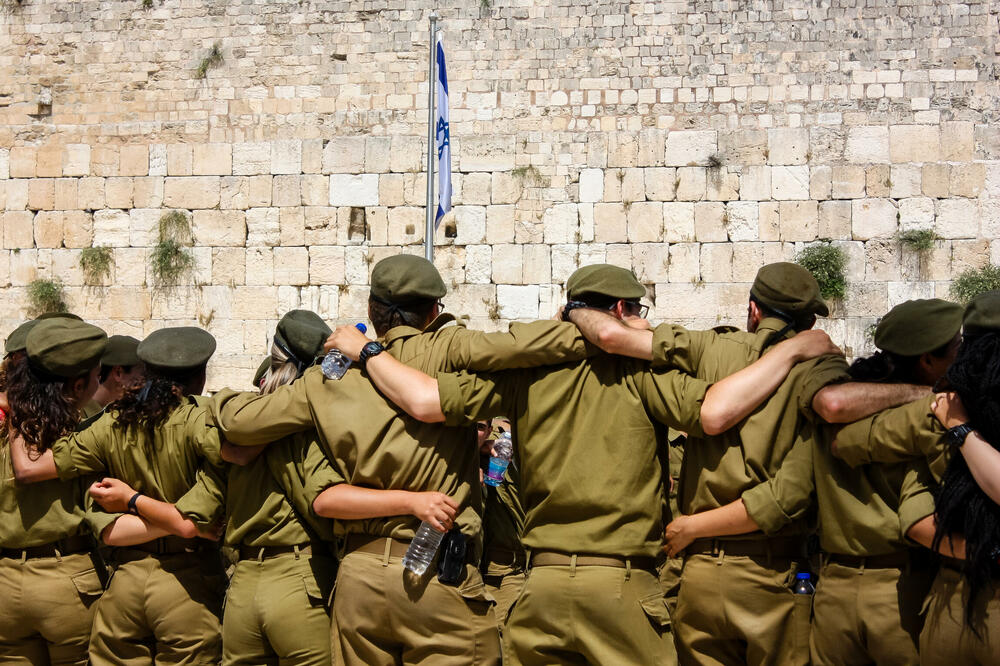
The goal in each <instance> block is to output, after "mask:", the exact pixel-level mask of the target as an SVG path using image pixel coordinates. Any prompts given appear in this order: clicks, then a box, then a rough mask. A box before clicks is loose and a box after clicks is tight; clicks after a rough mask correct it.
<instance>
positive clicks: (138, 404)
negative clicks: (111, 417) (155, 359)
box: [111, 366, 191, 431]
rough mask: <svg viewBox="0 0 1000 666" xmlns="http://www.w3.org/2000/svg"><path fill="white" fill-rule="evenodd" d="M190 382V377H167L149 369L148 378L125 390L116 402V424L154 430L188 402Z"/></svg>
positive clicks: (114, 409) (114, 406)
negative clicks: (183, 402)
mask: <svg viewBox="0 0 1000 666" xmlns="http://www.w3.org/2000/svg"><path fill="white" fill-rule="evenodd" d="M190 379H191V376H190V375H184V376H171V375H165V374H162V373H158V372H156V371H155V370H153V369H151V368H149V367H148V366H147V370H146V376H145V377H144V378H143V379H142V380H139V381H138V382H136V383H135V384H132V385H131V386H127V387H125V391H124V392H123V393H122V397H121V398H120V399H119V400H118V401H117V402H115V403H113V405H112V407H111V409H112V410H113V411H114V412H115V425H117V426H118V427H121V428H128V427H129V426H135V427H137V428H141V429H143V430H147V431H152V430H153V429H155V428H156V427H157V426H159V425H160V424H161V423H163V422H164V421H166V420H167V417H168V416H170V413H171V412H173V411H174V409H176V408H177V406H178V405H180V404H181V401H182V400H184V396H185V395H186V394H187V391H186V387H187V384H188V382H189V381H190Z"/></svg>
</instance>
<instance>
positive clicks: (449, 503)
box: [313, 483, 458, 532]
mask: <svg viewBox="0 0 1000 666" xmlns="http://www.w3.org/2000/svg"><path fill="white" fill-rule="evenodd" d="M313 511H315V512H316V515H319V516H323V517H324V518H337V519H340V520H364V519H366V518H382V517H386V516H405V515H413V516H416V517H417V518H419V519H420V520H424V521H427V522H428V523H430V524H431V526H432V527H433V528H434V529H436V530H438V531H440V532H447V531H448V530H450V529H451V527H452V525H454V523H455V516H456V515H457V514H458V503H457V502H456V501H455V500H453V499H452V498H451V497H449V496H448V495H445V494H444V493H439V492H433V491H432V492H411V491H408V490H376V489H374V488H363V487H361V486H352V485H349V484H346V483H339V484H337V485H335V486H330V487H329V488H327V489H326V490H324V491H323V492H321V493H320V494H319V495H317V496H316V499H315V500H313Z"/></svg>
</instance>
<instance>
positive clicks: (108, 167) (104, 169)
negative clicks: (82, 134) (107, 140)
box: [90, 145, 121, 176]
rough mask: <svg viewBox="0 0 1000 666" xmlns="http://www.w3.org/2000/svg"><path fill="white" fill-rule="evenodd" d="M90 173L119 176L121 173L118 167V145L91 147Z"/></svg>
mask: <svg viewBox="0 0 1000 666" xmlns="http://www.w3.org/2000/svg"><path fill="white" fill-rule="evenodd" d="M90 173H91V174H93V175H95V176H117V175H120V174H121V170H120V169H119V167H118V147H117V146H105V145H100V146H94V145H92V146H91V147H90Z"/></svg>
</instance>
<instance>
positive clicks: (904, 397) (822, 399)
mask: <svg viewBox="0 0 1000 666" xmlns="http://www.w3.org/2000/svg"><path fill="white" fill-rule="evenodd" d="M929 391H930V387H928V386H922V385H919V384H880V383H875V382H845V383H843V384H831V385H829V386H824V387H823V388H821V389H820V390H819V391H817V392H816V395H815V396H813V401H812V407H813V411H814V412H816V414H818V415H819V417H820V418H822V419H823V420H824V421H826V422H827V423H853V422H854V421H857V420H859V419H863V418H865V417H866V416H871V415H872V414H875V413H876V412H881V411H882V410H885V409H890V408H892V407H898V406H899V405H903V404H906V403H908V402H912V401H914V400H919V399H920V398H923V397H925V396H926V395H927V394H928V392H929Z"/></svg>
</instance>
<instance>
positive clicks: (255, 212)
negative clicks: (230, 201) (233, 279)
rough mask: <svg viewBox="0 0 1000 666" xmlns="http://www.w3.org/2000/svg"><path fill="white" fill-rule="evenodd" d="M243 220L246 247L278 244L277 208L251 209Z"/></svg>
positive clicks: (278, 223)
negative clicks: (245, 229) (244, 223)
mask: <svg viewBox="0 0 1000 666" xmlns="http://www.w3.org/2000/svg"><path fill="white" fill-rule="evenodd" d="M245 219H246V225H247V245H248V246H256V245H277V244H278V243H279V242H280V238H281V224H280V221H279V211H278V209H277V208H251V209H249V210H248V211H247V212H246V218H245ZM212 244H213V245H214V244H215V243H212ZM248 256H249V255H248ZM247 268H248V269H249V265H248V266H247Z"/></svg>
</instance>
